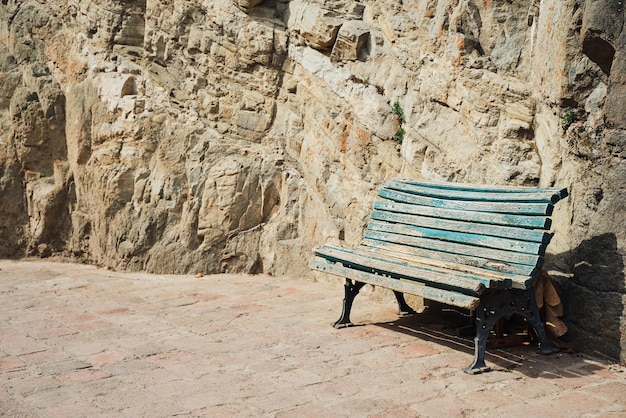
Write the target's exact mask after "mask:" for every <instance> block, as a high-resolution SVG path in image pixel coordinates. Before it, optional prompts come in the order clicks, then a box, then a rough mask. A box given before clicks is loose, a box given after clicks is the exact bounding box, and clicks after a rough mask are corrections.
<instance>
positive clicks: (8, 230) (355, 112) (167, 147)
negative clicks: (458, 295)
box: [0, 0, 626, 360]
mask: <svg viewBox="0 0 626 418" xmlns="http://www.w3.org/2000/svg"><path fill="white" fill-rule="evenodd" d="M618 3H619V2H612V1H609V0H606V1H591V0H585V1H582V0H580V1H578V0H577V1H561V0H543V1H541V2H540V1H536V0H533V1H532V2H529V1H521V0H520V1H518V0H513V1H509V2H469V1H452V0H438V1H433V0H406V1H403V2H397V1H391V0H382V1H375V2H365V3H361V2H346V1H338V0H330V1H321V0H293V1H271V0H265V1H262V2H260V1H256V0H252V1H243V0H241V1H233V0H218V1H213V2H201V1H199V0H192V1H182V0H175V1H161V0H157V1H152V2H146V1H145V0H137V1H131V2H128V1H126V2H121V1H117V0H92V1H83V2H70V3H69V4H66V3H65V2H62V1H49V2H39V1H34V0H26V1H20V2H17V1H7V2H3V3H2V5H0V40H1V41H2V44H3V45H4V46H5V47H4V48H3V50H2V51H0V234H1V236H0V255H2V256H19V255H24V254H31V255H42V256H47V255H51V254H64V255H67V256H77V257H78V256H80V257H82V258H83V259H85V260H89V261H91V262H94V263H101V264H104V265H107V266H109V267H111V268H118V269H132V270H140V269H145V270H149V271H153V272H200V271H201V272H206V273H209V272H220V271H241V272H266V273H274V274H284V273H289V274H302V275H305V274H310V273H309V272H308V269H307V266H306V264H307V260H308V258H309V256H310V248H311V247H312V246H313V245H316V244H319V243H322V242H328V241H332V242H345V243H347V244H349V245H352V244H356V243H357V242H358V241H359V239H360V238H361V233H362V231H363V228H364V225H365V224H366V222H367V216H368V213H369V209H370V205H371V201H372V199H373V196H374V194H375V191H376V189H377V188H378V187H379V185H380V184H381V183H382V182H383V181H385V180H386V179H389V178H392V177H398V176H400V177H424V178H428V179H441V180H451V181H471V182H488V183H497V184H519V185H541V186H549V185H558V186H562V187H568V189H569V190H570V192H571V195H570V197H569V198H568V199H567V200H566V201H564V202H563V203H560V204H559V206H558V207H557V208H556V214H555V222H554V231H555V236H554V238H553V241H552V244H551V245H550V247H549V249H548V250H549V251H550V253H551V255H550V257H549V259H548V260H547V263H546V266H547V268H549V269H551V270H552V271H553V272H554V274H555V277H558V279H557V281H558V283H559V287H560V289H561V290H562V292H563V293H564V295H565V296H564V299H565V306H566V320H567V321H568V322H569V323H570V324H571V327H572V329H575V330H578V331H579V332H580V334H581V335H591V336H593V338H592V339H591V340H589V339H585V338H583V339H581V340H580V341H581V343H580V346H581V347H589V346H590V344H587V343H585V341H593V344H596V345H597V346H598V347H602V351H603V352H605V353H607V354H609V355H611V356H621V358H622V360H624V358H626V354H625V353H626V350H625V349H624V347H626V331H625V330H624V323H626V320H625V319H624V318H626V316H625V315H624V313H623V311H624V297H625V296H624V295H625V294H626V290H625V288H624V287H625V286H624V283H625V281H626V279H624V257H625V254H626V229H625V228H624V225H623V219H624V216H625V215H626V201H625V200H624V197H623V195H624V193H623V190H624V189H625V188H626V169H625V168H624V167H625V164H626V163H625V160H626V151H625V144H626V139H625V138H626V132H625V129H626V118H625V117H624V112H623V109H624V100H626V87H625V86H626V79H625V78H624V74H626V72H625V71H626V58H625V57H626V53H625V49H624V48H625V45H626V37H625V36H626V35H625V34H626V31H625V30H624V9H623V7H622V6H621V5H620V4H618ZM395 103H397V105H395ZM394 105H395V106H400V108H401V109H402V113H403V114H404V121H402V120H401V118H400V117H399V116H398V115H397V114H395V113H394ZM401 132H403V135H402V143H401V144H400V143H398V139H399V138H400V137H401V135H400V133H401ZM557 273H558V274H557ZM607 301H608V302H607ZM605 303H606V304H607V305H606V306H608V308H607V309H603V308H602V307H604V306H605ZM581 304H583V305H584V306H585V309H584V314H583V313H581V309H579V308H578V307H579V306H581ZM568 306H569V307H568ZM620 307H621V310H620Z"/></svg>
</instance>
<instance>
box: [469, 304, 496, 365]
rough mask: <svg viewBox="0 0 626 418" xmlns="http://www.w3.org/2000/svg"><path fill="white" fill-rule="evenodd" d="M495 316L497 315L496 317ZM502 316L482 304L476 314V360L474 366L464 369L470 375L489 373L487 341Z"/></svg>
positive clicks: (473, 362)
mask: <svg viewBox="0 0 626 418" xmlns="http://www.w3.org/2000/svg"><path fill="white" fill-rule="evenodd" d="M494 314H495V315H494ZM501 317H502V315H500V314H498V313H496V312H493V311H490V310H489V309H487V308H485V307H484V306H483V304H482V303H481V306H479V308H478V310H477V312H476V337H474V360H473V361H472V364H470V365H469V366H467V367H466V368H464V369H463V371H464V372H465V373H468V374H478V373H483V372H488V371H490V370H491V367H489V366H487V364H486V363H485V350H487V339H488V338H489V333H490V332H491V330H492V329H493V327H494V325H495V324H496V322H498V319H500V318H501Z"/></svg>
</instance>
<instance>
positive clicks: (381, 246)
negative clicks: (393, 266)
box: [357, 239, 534, 289]
mask: <svg viewBox="0 0 626 418" xmlns="http://www.w3.org/2000/svg"><path fill="white" fill-rule="evenodd" d="M357 248H358V249H359V250H360V251H361V252H364V253H371V254H375V255H376V257H378V258H382V259H387V260H394V261H396V262H401V261H404V262H408V263H414V264H420V265H423V266H428V268H431V269H434V270H436V271H439V272H442V273H443V272H446V271H451V270H452V271H458V272H460V273H467V274H471V275H474V276H478V277H484V278H485V279H489V280H490V284H489V288H498V289H510V288H511V286H512V283H513V281H515V282H518V283H525V282H526V281H527V280H528V278H529V277H530V276H531V275H533V274H534V272H533V269H532V267H530V266H519V265H516V266H519V267H524V270H522V271H524V273H523V274H520V273H517V272H515V273H512V272H511V271H510V270H511V269H512V268H511V266H512V265H511V264H505V263H495V262H493V260H487V259H481V260H480V261H478V262H476V263H474V264H473V263H472V262H470V261H469V260H467V259H466V260H464V262H463V263H459V262H458V258H457V257H455V258H446V255H448V254H447V253H442V252H437V251H430V250H424V251H425V252H424V253H421V252H420V251H415V250H416V248H414V247H406V246H403V245H397V244H389V243H381V242H377V241H372V240H369V239H364V240H363V242H362V243H361V245H359V246H358V247H357ZM418 250H419V249H418ZM475 258H476V257H475ZM479 263H480V264H479ZM496 264H498V265H499V268H496V267H498V266H496ZM485 265H487V266H489V265H491V268H486V267H485ZM514 266H515V265H514ZM507 270H508V271H507Z"/></svg>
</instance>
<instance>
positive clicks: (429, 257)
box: [310, 180, 568, 374]
mask: <svg viewBox="0 0 626 418" xmlns="http://www.w3.org/2000/svg"><path fill="white" fill-rule="evenodd" d="M567 195H568V193H567V189H561V188H554V187H550V188H534V187H520V186H489V185H476V184H463V183H448V182H431V181H399V180H389V181H387V182H386V184H385V185H384V186H383V187H382V188H381V189H380V190H379V192H378V198H377V200H376V201H375V202H374V208H373V211H372V213H371V216H370V221H369V223H368V226H367V229H366V231H365V234H364V237H363V239H362V241H361V243H360V244H359V245H358V246H357V247H355V248H348V247H341V246H331V245H324V246H320V247H315V248H314V249H313V252H314V254H315V257H314V258H313V259H312V260H311V262H310V267H311V268H313V269H316V270H320V271H323V272H327V273H331V274H334V275H338V276H342V277H344V278H345V280H346V282H345V286H344V288H345V296H344V299H343V310H342V313H341V317H340V318H339V319H338V320H337V321H336V322H335V323H334V326H335V328H342V327H346V326H350V325H352V322H351V321H350V311H351V309H352V303H353V301H354V298H355V297H356V295H357V294H358V293H359V291H360V290H361V288H362V287H363V286H364V285H365V284H368V283H369V284H371V285H374V286H381V287H384V288H388V289H391V290H392V291H393V292H394V294H395V297H396V299H397V302H398V306H399V311H400V314H414V313H416V312H415V311H414V310H413V309H412V308H411V307H410V306H409V305H408V304H407V303H406V301H405V299H404V295H403V294H404V293H407V294H413V295H418V296H421V297H423V298H425V299H429V300H434V301H437V302H441V303H444V304H446V305H452V306H457V307H460V308H464V309H468V310H470V311H473V312H474V314H475V318H476V337H475V338H474V359H473V361H472V363H471V364H470V365H469V366H468V367H466V368H465V369H464V371H465V372H466V373H470V374H475V373H481V372H485V371H488V370H490V368H489V367H488V366H487V365H486V364H485V350H486V346H487V338H488V337H489V333H490V332H491V330H492V329H493V327H494V326H495V324H496V323H497V322H498V320H499V319H500V318H503V317H504V318H510V317H511V316H512V315H513V314H520V315H522V316H524V317H525V318H526V319H527V322H528V323H529V324H530V325H531V326H532V327H533V328H534V329H535V332H536V333H537V336H538V337H539V351H540V353H541V354H552V353H555V352H558V351H560V350H559V348H557V347H556V346H555V345H554V344H552V343H551V342H550V340H549V339H548V337H547V335H546V332H545V327H544V324H543V323H542V321H541V317H540V314H539V310H538V308H537V303H536V301H535V292H534V289H533V283H534V281H535V279H536V278H537V277H538V275H539V271H540V269H541V267H542V264H543V259H544V255H545V251H546V247H547V245H548V244H549V242H550V240H551V238H552V235H553V234H551V233H550V227H551V222H552V220H551V215H552V211H553V208H554V204H555V203H557V202H558V201H559V200H561V199H563V198H565V197H566V196H567Z"/></svg>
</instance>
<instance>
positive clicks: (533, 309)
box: [522, 287, 561, 355]
mask: <svg viewBox="0 0 626 418" xmlns="http://www.w3.org/2000/svg"><path fill="white" fill-rule="evenodd" d="M529 299H530V306H529V307H528V309H526V310H524V312H522V315H524V317H526V320H527V321H528V323H529V324H530V325H531V326H532V327H533V328H534V329H535V332H536V333H537V336H538V337H539V353H540V354H543V355H550V354H555V353H558V352H560V351H561V349H560V348H559V347H557V346H556V345H554V344H553V343H552V342H551V341H550V339H549V338H548V334H546V327H545V325H544V324H543V321H542V320H541V314H540V313H539V307H538V306H537V300H536V298H535V289H534V288H532V287H531V288H530V290H529Z"/></svg>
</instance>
